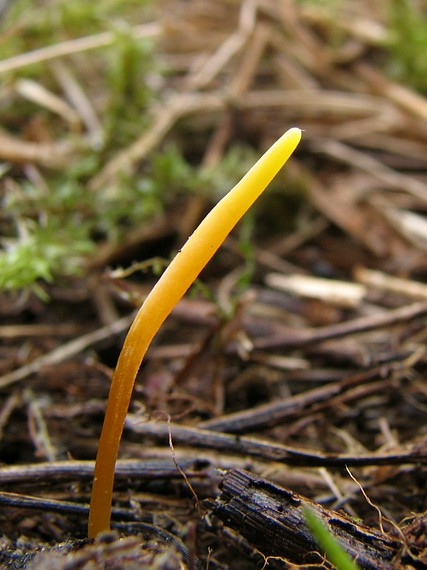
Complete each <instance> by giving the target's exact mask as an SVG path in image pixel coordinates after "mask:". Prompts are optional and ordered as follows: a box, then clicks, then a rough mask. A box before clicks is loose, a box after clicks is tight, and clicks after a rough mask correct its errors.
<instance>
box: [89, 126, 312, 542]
mask: <svg viewBox="0 0 427 570" xmlns="http://www.w3.org/2000/svg"><path fill="white" fill-rule="evenodd" d="M300 140H301V131H300V129H297V128H292V129H290V130H289V131H287V132H286V133H285V134H284V135H282V137H281V138H280V139H279V140H278V141H277V142H275V143H274V144H273V146H272V147H271V148H270V149H269V150H268V151H267V152H266V153H265V154H264V155H263V156H262V157H261V158H260V159H259V160H258V162H257V163H256V164H255V165H254V166H253V167H252V168H251V169H250V170H249V172H248V173H247V174H246V175H245V176H244V177H243V178H242V180H241V181H240V182H239V183H238V184H236V186H235V187H234V188H233V189H232V190H230V192H229V193H228V194H227V195H226V196H224V198H222V200H221V201H220V202H218V204H217V205H216V206H215V207H214V208H213V209H212V210H211V212H210V213H209V214H208V215H207V216H206V218H205V219H204V220H203V221H202V222H201V223H200V225H199V226H198V227H197V229H196V230H195V231H194V233H193V234H192V235H191V236H190V237H189V238H188V240H187V242H186V243H185V244H184V246H183V247H182V249H181V250H180V251H179V252H178V253H177V255H176V256H175V258H174V259H173V260H172V262H171V263H170V265H169V266H168V267H167V269H166V270H165V272H164V273H163V275H162V276H161V277H160V279H159V281H158V282H157V284H156V285H155V286H154V288H153V289H152V291H151V292H150V294H149V295H148V296H147V298H146V299H145V301H144V303H143V304H142V306H141V308H140V310H139V312H138V314H137V315H136V317H135V320H134V321H133V323H132V325H131V327H130V329H129V332H128V334H127V337H126V339H125V341H124V344H123V348H122V350H121V353H120V356H119V359H118V362H117V366H116V369H115V371H114V374H113V378H112V382H111V388H110V394H109V398H108V403H107V409H106V413H105V419H104V425H103V428H102V432H101V437H100V439H99V445H98V453H97V457H96V463H95V473H94V478H93V486H92V496H91V502H90V512H89V536H90V537H95V536H96V535H97V534H98V533H99V532H101V531H105V530H109V528H110V517H111V504H112V494H113V484H114V471H115V465H116V461H117V456H118V452H119V446H120V440H121V437H122V432H123V426H124V422H125V419H126V414H127V411H128V408H129V403H130V399H131V395H132V391H133V387H134V383H135V378H136V375H137V373H138V370H139V367H140V366H141V362H142V359H143V358H144V355H145V353H146V351H147V349H148V346H149V345H150V343H151V341H152V339H153V337H154V335H155V334H156V333H157V331H158V330H159V328H160V326H161V325H162V323H163V322H164V320H165V319H166V317H167V316H168V315H169V314H170V312H171V311H172V309H173V308H174V307H175V305H176V304H177V303H178V301H179V300H180V299H181V298H182V296H183V295H184V294H185V292H186V291H187V290H188V288H189V287H190V286H191V285H192V283H193V282H194V280H195V279H196V278H197V276H198V275H199V273H200V272H201V270H202V269H203V268H204V266H205V265H206V264H207V263H208V261H209V260H210V259H211V258H212V256H213V255H214V253H215V252H216V251H217V250H218V248H219V247H220V245H221V244H222V242H223V241H224V240H225V238H226V237H227V235H228V234H229V233H230V231H231V230H232V229H233V227H234V226H235V225H236V224H237V222H238V221H239V220H240V218H241V217H242V216H243V215H244V214H245V212H246V211H247V210H248V209H249V208H250V207H251V206H252V204H253V203H254V202H255V200H256V199H257V198H258V196H259V195H260V194H261V193H262V192H263V191H264V190H265V188H266V187H267V186H268V184H269V183H270V182H271V181H272V179H273V178H274V177H275V176H276V174H277V173H278V172H279V170H280V169H281V168H282V166H283V165H284V164H285V162H286V161H287V160H288V158H289V157H290V156H291V154H292V153H293V152H294V150H295V148H296V147H297V145H298V143H299V142H300Z"/></svg>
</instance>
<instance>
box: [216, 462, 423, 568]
mask: <svg viewBox="0 0 427 570" xmlns="http://www.w3.org/2000/svg"><path fill="white" fill-rule="evenodd" d="M221 489H222V493H221V495H220V496H219V497H218V498H217V499H216V501H215V502H214V503H213V513H214V514H215V515H216V516H217V517H218V518H219V519H220V520H221V521H222V522H223V523H224V524H225V525H226V526H228V527H231V528H232V529H234V530H235V531H238V532H239V533H240V534H241V535H242V536H243V537H244V538H245V539H246V540H247V541H248V542H249V543H250V544H251V545H253V546H254V547H255V548H256V549H258V550H259V551H260V552H261V553H262V554H263V555H264V556H265V557H268V556H278V557H283V558H285V559H287V560H288V561H290V562H292V563H295V564H310V563H320V562H321V561H322V558H323V554H321V553H320V548H319V547H318V545H317V543H316V541H315V540H314V538H313V536H312V533H311V531H310V530H309V529H308V526H307V524H306V522H305V516H304V510H305V509H311V510H312V512H313V513H314V514H315V515H316V516H317V517H318V518H319V519H320V520H321V521H322V522H323V523H324V524H325V525H326V526H327V528H328V529H329V531H330V532H331V533H332V535H333V536H334V537H335V538H336V540H337V541H338V542H339V543H340V544H341V546H342V547H343V548H344V550H346V551H347V552H348V554H349V555H350V556H351V557H352V558H353V559H355V560H356V562H357V564H358V565H359V567H360V568H363V569H372V570H382V569H384V570H386V569H390V568H401V567H402V566H400V564H404V563H406V564H408V565H409V566H408V567H409V568H410V567H414V568H419V567H425V566H419V565H418V562H417V561H414V560H413V559H412V558H411V557H410V556H408V555H403V554H402V552H403V550H404V549H403V543H402V541H401V540H399V539H396V538H393V537H390V536H388V535H386V534H381V533H380V532H378V531H376V530H373V529H371V528H368V527H366V526H363V525H360V524H357V523H356V522H354V521H353V520H351V519H350V518H349V517H347V516H345V515H343V514H341V513H338V512H336V511H331V510H328V509H326V508H324V507H322V506H320V505H319V504H317V503H315V502H314V501H311V500H310V499H308V498H306V497H303V496H302V495H299V494H298V493H294V492H292V491H289V490H288V489H285V488H283V487H280V486H279V485H276V484H275V483H273V482H271V481H268V480H266V479H263V478H262V477H259V476H257V475H254V474H253V473H250V472H248V471H244V470H240V469H233V470H230V471H229V472H228V473H227V474H226V475H225V477H224V479H223V481H222V483H221ZM403 556H405V558H406V560H403ZM329 567H330V566H329Z"/></svg>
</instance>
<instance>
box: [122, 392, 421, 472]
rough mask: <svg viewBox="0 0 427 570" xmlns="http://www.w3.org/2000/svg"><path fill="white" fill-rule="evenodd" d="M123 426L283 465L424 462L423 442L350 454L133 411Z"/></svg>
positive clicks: (162, 437)
mask: <svg viewBox="0 0 427 570" xmlns="http://www.w3.org/2000/svg"><path fill="white" fill-rule="evenodd" d="M382 388H383V389H384V388H385V386H382ZM126 427H127V428H129V429H131V430H132V431H134V432H135V433H138V434H142V435H144V436H150V437H152V438H154V439H156V440H157V441H160V442H163V443H165V444H166V445H169V438H171V439H172V440H173V442H174V443H179V444H182V445H188V446H190V447H202V448H208V449H216V450H217V451H222V452H225V453H231V454H237V455H242V456H253V457H258V458H260V459H264V460H270V461H278V462H283V463H285V464H286V465H303V466H311V467H319V466H327V467H345V466H346V465H348V466H356V465H359V466H360V465H396V464H397V465H399V464H402V463H417V464H418V463H423V464H424V463H427V453H426V449H425V445H424V444H422V443H421V444H420V445H418V446H414V448H413V449H409V450H402V451H396V452H394V453H380V452H379V453H367V454H358V455H351V454H333V453H322V452H318V451H314V450H305V449H298V448H296V447H290V446H286V445H281V444H278V443H273V442H271V441H268V440H262V439H255V438H249V437H240V436H237V435H231V434H227V433H218V432H215V431H209V430H205V429H197V428H193V427H187V426H181V425H178V424H171V423H167V424H166V423H164V422H154V421H151V422H145V421H143V420H141V418H139V417H138V416H134V415H133V414H129V415H128V417H127V418H126Z"/></svg>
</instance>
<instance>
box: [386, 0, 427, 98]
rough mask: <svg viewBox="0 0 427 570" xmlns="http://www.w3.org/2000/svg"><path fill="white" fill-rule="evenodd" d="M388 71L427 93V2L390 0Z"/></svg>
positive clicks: (398, 78)
mask: <svg viewBox="0 0 427 570" xmlns="http://www.w3.org/2000/svg"><path fill="white" fill-rule="evenodd" d="M390 32H391V41H390V46H389V53H390V57H389V59H388V63H387V69H388V72H389V74H390V75H391V76H392V77H394V78H395V79H397V80H398V81H401V82H403V83H405V84H407V85H409V86H412V87H413V88H415V89H416V90H418V91H420V92H421V93H427V57H426V53H427V13H426V4H425V2H416V1H414V0H391V3H390Z"/></svg>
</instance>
